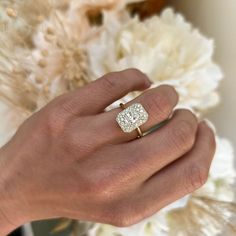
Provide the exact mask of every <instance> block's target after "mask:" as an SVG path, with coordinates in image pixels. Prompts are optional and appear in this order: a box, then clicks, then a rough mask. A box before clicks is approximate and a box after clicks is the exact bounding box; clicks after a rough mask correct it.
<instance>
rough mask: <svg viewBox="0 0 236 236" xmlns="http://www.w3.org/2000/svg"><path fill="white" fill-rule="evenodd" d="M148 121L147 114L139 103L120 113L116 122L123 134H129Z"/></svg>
mask: <svg viewBox="0 0 236 236" xmlns="http://www.w3.org/2000/svg"><path fill="white" fill-rule="evenodd" d="M147 120H148V113H147V112H146V110H145V109H144V107H143V106H142V105H141V104H140V103H134V104H132V105H131V106H129V107H127V108H126V109H124V110H123V111H121V112H120V113H119V114H118V115H117V117H116V121H117V123H118V124H119V126H120V127H121V129H122V130H123V131H124V132H125V133H130V132H132V131H133V130H135V129H136V128H137V127H139V126H141V125H142V124H144V123H145V122H146V121H147Z"/></svg>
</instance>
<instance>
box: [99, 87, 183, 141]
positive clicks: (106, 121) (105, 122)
mask: <svg viewBox="0 0 236 236" xmlns="http://www.w3.org/2000/svg"><path fill="white" fill-rule="evenodd" d="M177 102H178V94H177V92H176V91H175V89H174V88H173V87H171V86H168V85H161V86H159V87H156V88H153V89H150V90H148V91H146V92H144V93H143V94H141V95H140V96H138V97H137V98H135V99H133V100H132V101H130V102H128V103H127V104H126V107H129V106H130V105H132V104H134V103H140V104H142V106H143V107H144V109H145V110H146V111H147V113H148V115H149V117H148V120H147V122H146V123H145V124H143V125H142V126H141V129H142V132H146V131H148V130H149V129H150V128H151V127H153V126H154V125H156V124H158V123H161V122H162V121H164V120H166V119H168V117H169V116H170V115H171V113H172V111H173V109H174V107H175V106H176V104H177ZM119 112H121V108H116V109H113V110H111V111H109V112H104V113H102V114H99V115H98V117H97V118H96V119H97V122H99V124H98V123H97V125H99V126H100V127H101V129H103V130H104V129H106V130H107V131H108V132H106V138H107V139H108V141H111V142H113V143H114V142H115V143H120V142H126V141H130V140H133V139H135V138H137V136H138V134H137V132H136V130H134V131H132V132H131V133H125V132H123V131H122V129H121V128H120V127H119V125H118V123H117V122H116V117H117V115H118V114H119Z"/></svg>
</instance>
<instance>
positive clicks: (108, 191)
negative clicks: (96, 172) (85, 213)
mask: <svg viewBox="0 0 236 236" xmlns="http://www.w3.org/2000/svg"><path fill="white" fill-rule="evenodd" d="M114 185H115V184H114V183H113V184H112V183H111V181H110V180H107V179H105V178H100V179H95V180H93V182H90V183H89V184H87V186H86V189H87V191H86V192H88V193H89V194H90V195H93V196H96V198H97V199H98V200H101V201H108V200H112V199H113V198H114V197H115V195H116V192H115V188H114Z"/></svg>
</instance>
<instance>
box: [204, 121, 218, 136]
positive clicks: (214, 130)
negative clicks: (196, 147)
mask: <svg viewBox="0 0 236 236" xmlns="http://www.w3.org/2000/svg"><path fill="white" fill-rule="evenodd" d="M203 122H204V123H206V125H207V126H209V127H210V128H211V129H212V130H213V132H214V133H215V134H216V127H215V125H214V124H213V123H212V122H211V121H210V120H208V119H204V120H203Z"/></svg>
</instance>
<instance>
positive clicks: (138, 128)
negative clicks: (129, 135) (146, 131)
mask: <svg viewBox="0 0 236 236" xmlns="http://www.w3.org/2000/svg"><path fill="white" fill-rule="evenodd" d="M136 130H137V132H138V138H142V137H143V132H142V130H141V129H140V127H137V128H136Z"/></svg>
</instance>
